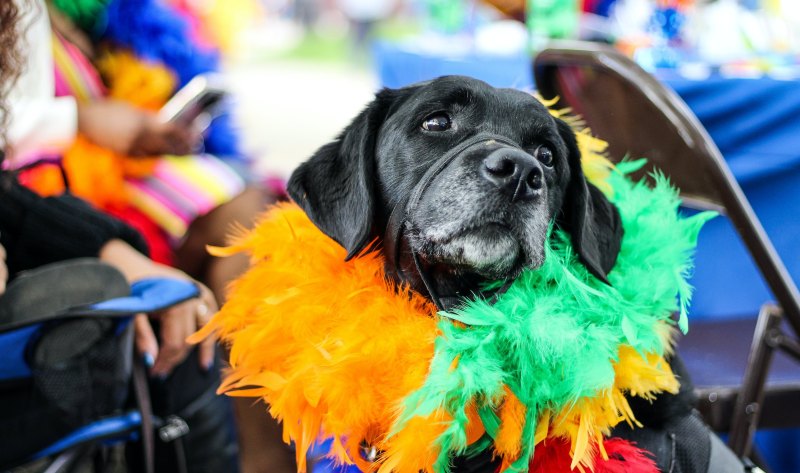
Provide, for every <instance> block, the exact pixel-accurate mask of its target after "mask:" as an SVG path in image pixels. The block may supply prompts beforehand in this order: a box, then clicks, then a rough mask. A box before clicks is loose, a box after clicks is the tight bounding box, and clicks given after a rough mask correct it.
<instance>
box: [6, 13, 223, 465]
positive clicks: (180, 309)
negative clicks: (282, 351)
mask: <svg viewBox="0 0 800 473" xmlns="http://www.w3.org/2000/svg"><path fill="white" fill-rule="evenodd" d="M26 6H28V5H26V3H25V0H19V1H12V2H0V150H4V149H6V148H9V147H10V146H11V144H10V142H9V140H8V139H7V133H6V130H8V123H9V121H10V120H12V119H13V111H14V110H15V109H14V108H13V107H11V106H10V104H9V100H8V96H9V93H10V90H11V89H12V88H13V87H14V84H15V83H17V82H18V81H19V80H20V79H19V76H20V73H21V72H22V71H23V70H24V68H25V62H26V61H25V59H27V58H26V57H25V56H24V54H25V53H24V52H23V51H22V45H23V44H25V43H24V41H23V40H22V38H23V35H22V34H21V32H22V31H24V28H25V27H26V23H25V21H24V19H23V16H24V14H25V13H24V12H26V11H28V10H26V9H25V8H26ZM26 85H27V84H26ZM4 158H5V153H4V152H2V151H0V164H2V162H3V161H4ZM0 246H1V247H2V251H0V255H2V256H4V257H3V258H2V262H1V263H0V288H2V291H3V292H4V291H5V287H6V284H7V282H8V281H9V280H13V278H14V277H15V276H16V275H17V274H19V273H20V272H22V271H24V270H26V269H30V268H35V267H38V266H41V265H44V264H48V263H51V262H55V261H61V260H66V259H71V258H80V257H97V258H99V259H100V260H101V261H104V262H106V263H108V264H110V265H111V266H114V267H115V268H117V269H118V270H119V271H120V272H122V274H123V275H125V277H126V278H127V279H128V280H129V281H131V282H133V281H136V280H139V279H142V278H145V277H150V276H159V277H170V278H177V279H183V280H189V281H193V282H195V283H196V284H197V285H198V287H199V288H200V290H201V295H200V297H199V298H195V299H191V300H188V301H186V302H184V303H181V304H178V305H176V306H174V307H172V308H170V309H168V310H165V311H163V312H161V313H159V314H154V315H153V316H152V317H148V316H146V315H139V316H137V317H136V318H135V322H134V327H135V343H136V348H137V350H138V352H139V354H140V355H141V356H142V357H143V358H144V359H145V363H146V364H148V365H149V366H150V373H151V374H152V375H154V380H155V381H154V385H151V388H155V389H153V390H152V391H151V393H152V395H153V397H154V399H153V404H154V406H156V405H159V404H160V405H164V404H170V403H173V402H174V401H175V399H177V398H179V397H180V396H182V395H183V396H185V395H187V394H190V395H194V394H196V392H195V393H193V392H192V391H197V390H198V389H197V388H198V387H199V388H200V389H201V390H203V391H207V390H208V389H207V386H208V387H211V389H212V391H211V392H212V393H213V389H214V388H215V387H216V385H218V383H219V367H218V363H215V362H214V359H215V358H214V345H213V344H202V345H200V346H198V347H192V346H190V345H188V344H187V343H186V337H187V336H188V335H190V334H191V333H193V332H194V331H196V330H197V329H198V328H200V327H201V326H202V325H204V324H205V322H206V321H207V319H208V318H209V317H210V315H211V314H212V313H213V312H214V311H215V310H216V309H217V301H216V298H215V296H214V294H213V293H212V292H211V290H209V289H208V288H207V287H206V286H205V285H203V284H202V283H199V282H197V281H194V280H193V279H192V278H191V277H189V276H188V275H187V274H186V273H184V272H182V271H180V270H177V269H175V268H172V267H169V266H166V265H163V264H159V263H156V262H154V261H152V260H151V259H149V258H148V257H147V256H146V254H147V245H146V243H145V241H144V240H143V239H142V237H141V235H139V234H138V233H137V232H136V231H135V230H134V229H132V228H131V227H130V226H128V225H126V224H125V223H123V222H121V221H119V220H117V219H115V218H113V217H111V216H108V215H105V214H103V213H101V212H99V211H97V210H95V209H93V208H92V207H91V206H89V205H88V204H87V203H86V202H83V201H81V200H80V199H78V198H76V197H74V196H71V195H69V194H65V195H60V196H54V197H47V198H43V197H40V196H38V195H36V194H35V193H33V192H31V191H30V190H29V189H27V188H25V187H24V186H22V185H20V183H19V182H17V180H16V178H15V175H14V174H13V173H11V172H8V171H3V172H1V173H0ZM175 381H177V382H175ZM212 399H214V402H212V403H207V404H206V405H204V406H200V408H199V409H196V412H193V413H191V415H187V418H186V419H185V420H186V421H187V423H189V425H190V429H191V430H190V434H189V435H188V436H187V438H186V442H187V444H188V447H189V448H187V449H186V451H187V453H188V455H187V460H188V465H189V468H190V471H203V472H206V471H207V472H220V473H223V472H235V471H238V462H237V458H236V443H235V436H234V433H233V426H232V424H231V422H230V421H229V419H228V418H226V416H225V415H226V412H229V410H228V408H226V405H227V404H226V403H225V400H224V398H221V397H212ZM175 461H176V460H175V459H174V458H167V456H166V455H163V454H162V455H160V456H159V458H158V459H157V463H159V465H160V468H159V470H158V471H174V469H173V468H171V465H174V462H175Z"/></svg>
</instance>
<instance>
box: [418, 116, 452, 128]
mask: <svg viewBox="0 0 800 473" xmlns="http://www.w3.org/2000/svg"><path fill="white" fill-rule="evenodd" d="M422 128H424V129H426V130H428V131H445V130H449V129H450V117H449V116H447V114H446V113H441V112H437V113H434V114H433V115H429V116H428V117H427V118H426V119H425V121H423V122H422Z"/></svg>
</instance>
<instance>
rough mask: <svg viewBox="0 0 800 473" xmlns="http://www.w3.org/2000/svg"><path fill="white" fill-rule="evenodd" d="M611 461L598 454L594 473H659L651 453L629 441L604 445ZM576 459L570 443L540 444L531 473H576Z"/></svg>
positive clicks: (610, 440) (608, 442)
mask: <svg viewBox="0 0 800 473" xmlns="http://www.w3.org/2000/svg"><path fill="white" fill-rule="evenodd" d="M603 445H604V446H605V449H606V452H607V453H608V460H604V459H603V457H602V456H601V455H600V453H599V452H598V453H597V454H596V455H595V458H594V470H593V471H594V473H658V468H657V467H656V464H655V462H654V461H653V459H652V458H651V455H650V453H648V452H646V451H644V450H642V449H640V448H638V447H636V446H635V445H634V444H632V443H631V442H628V441H627V440H622V439H618V438H613V439H608V440H605V441H604V442H603ZM571 462H572V457H571V456H570V454H569V443H567V442H566V441H562V440H555V439H548V440H545V441H543V442H542V443H541V444H539V445H537V447H536V452H535V454H534V456H533V461H532V462H531V466H530V472H531V473H574V472H573V470H571V469H570V467H569V466H570V463H571Z"/></svg>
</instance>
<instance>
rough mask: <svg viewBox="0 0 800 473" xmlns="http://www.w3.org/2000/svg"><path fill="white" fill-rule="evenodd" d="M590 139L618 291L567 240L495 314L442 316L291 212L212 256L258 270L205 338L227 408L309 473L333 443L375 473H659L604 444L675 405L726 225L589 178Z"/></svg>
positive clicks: (279, 212) (628, 168)
mask: <svg viewBox="0 0 800 473" xmlns="http://www.w3.org/2000/svg"><path fill="white" fill-rule="evenodd" d="M579 135H582V136H583V138H584V140H582V144H583V145H584V148H583V151H584V153H585V155H586V156H587V162H585V163H584V166H585V167H586V168H587V173H588V175H592V176H594V177H593V179H594V182H595V183H597V184H598V185H599V186H600V187H601V188H603V189H605V190H606V192H607V194H608V195H609V197H610V199H611V200H612V201H613V202H614V203H615V204H616V205H617V207H618V208H619V210H620V214H621V217H622V222H623V226H624V228H625V236H624V240H623V243H622V249H621V251H620V254H619V258H618V260H617V264H616V266H615V268H614V269H613V271H612V272H611V273H610V274H609V279H610V281H611V283H612V285H611V286H607V285H605V284H603V283H602V282H600V281H598V280H596V279H595V278H594V277H593V276H591V275H590V274H589V273H588V271H587V270H586V269H585V268H584V266H583V265H582V264H580V263H579V262H578V260H577V257H576V255H575V254H574V252H573V250H572V247H571V244H570V241H569V238H568V236H567V235H566V234H564V233H563V232H561V231H559V230H552V231H551V234H550V236H549V240H548V242H549V243H548V245H547V248H546V258H545V262H544V264H543V266H542V267H541V268H539V269H536V270H530V271H526V272H524V273H523V274H522V275H521V276H520V277H519V278H518V279H517V280H516V281H515V282H514V283H513V284H512V286H511V288H510V289H509V290H508V291H507V292H506V293H505V294H504V295H503V296H502V297H501V298H500V299H499V301H498V302H497V303H495V304H494V305H490V304H489V303H487V302H486V301H483V300H480V299H477V300H471V301H467V302H466V303H465V305H464V306H463V307H461V308H459V309H457V310H453V311H450V312H447V313H438V314H437V313H436V310H435V308H434V307H433V306H432V304H431V303H430V302H429V301H427V300H426V299H424V298H422V297H421V296H419V295H417V294H414V293H411V292H409V291H408V289H406V288H403V287H396V286H395V285H394V284H392V283H391V282H388V281H386V280H385V278H384V273H383V261H382V257H381V255H380V253H379V252H371V253H365V254H362V255H360V256H359V257H357V258H354V259H352V260H351V261H349V262H344V256H345V251H344V249H342V248H341V247H340V246H339V245H338V244H336V243H335V242H334V241H333V240H331V239H329V238H328V237H327V236H325V235H324V234H322V232H320V231H319V229H317V228H316V227H315V226H314V225H313V224H312V223H311V222H310V221H309V220H308V218H307V217H306V215H305V214H304V213H303V212H302V210H300V209H299V208H298V207H296V206H295V205H292V204H285V205H281V206H278V207H276V208H274V209H272V210H271V211H269V212H268V213H267V214H266V215H265V216H264V218H263V219H262V220H261V222H260V223H259V225H258V226H257V227H256V229H255V230H253V231H252V232H250V233H245V234H241V235H240V236H239V237H238V238H236V239H235V241H234V242H233V244H232V246H231V247H229V248H227V249H216V250H215V253H216V254H218V255H225V254H233V253H236V252H240V251H245V252H248V253H250V255H251V261H252V267H251V269H250V270H249V271H248V272H247V273H246V274H245V275H243V276H242V277H241V278H239V279H238V280H237V281H236V282H235V283H234V284H233V285H232V287H231V293H230V297H229V301H228V302H227V303H226V304H225V305H224V306H223V308H222V309H221V311H220V312H219V313H218V314H217V315H216V316H215V317H214V318H213V319H212V321H211V322H210V323H209V324H208V325H207V326H206V327H205V328H204V329H203V330H202V331H200V332H198V333H197V334H196V335H195V336H194V337H193V340H194V341H198V340H200V339H202V338H204V337H207V336H209V335H210V334H212V333H216V336H217V337H219V338H220V339H221V340H222V341H223V342H224V343H226V344H227V345H229V346H230V350H231V355H230V363H231V370H230V372H229V374H228V376H227V378H226V380H225V381H224V383H223V384H222V386H221V387H220V392H226V393H228V394H229V395H232V396H252V397H260V398H262V399H263V400H264V401H265V402H266V403H267V404H268V405H269V409H270V412H271V414H272V415H273V416H275V417H276V418H278V419H280V420H282V421H283V426H284V439H285V440H286V441H287V442H288V441H294V442H295V444H296V449H297V456H298V467H299V469H300V470H301V471H302V470H304V468H305V454H306V452H307V451H308V449H309V448H310V447H311V446H312V444H313V443H314V442H315V440H316V439H317V437H318V436H320V435H321V436H322V437H323V438H330V439H332V447H331V451H330V455H332V456H333V457H335V458H336V459H337V461H339V462H341V463H343V464H356V465H357V466H358V467H359V468H360V469H361V470H363V471H374V470H378V471H381V472H390V471H395V472H414V473H416V472H418V471H426V472H432V471H436V472H444V471H447V470H448V467H449V463H450V460H451V458H452V455H454V454H467V455H469V454H473V453H477V452H480V451H482V450H485V449H489V448H490V449H492V450H493V452H494V454H495V455H497V456H499V457H501V459H502V465H503V469H504V470H506V471H528V470H529V469H531V468H533V471H537V472H538V471H548V472H550V471H562V470H563V471H569V470H572V469H574V468H577V469H579V470H581V471H587V470H589V471H595V472H614V471H623V470H624V471H655V466H654V465H653V464H652V462H651V461H649V459H648V458H646V457H645V456H643V453H642V452H641V451H639V450H637V449H636V448H635V447H633V446H631V445H629V444H626V443H624V442H622V441H619V440H605V436H607V435H608V434H609V433H610V429H611V428H612V427H614V426H615V425H616V424H618V423H619V422H627V423H629V424H631V425H636V424H637V421H636V419H635V417H634V414H633V412H632V411H631V408H630V406H629V405H628V402H627V400H626V397H625V395H626V394H627V395H631V396H640V397H643V398H648V399H649V398H652V397H653V396H655V395H656V394H658V393H660V392H665V391H666V392H676V391H677V389H678V382H677V380H676V379H675V376H674V375H673V374H672V372H671V370H670V368H669V365H668V364H667V363H666V362H665V361H664V358H663V357H664V355H665V354H667V353H668V352H669V350H670V349H671V346H670V343H671V334H672V331H673V326H674V322H673V321H672V319H671V314H672V313H673V312H679V314H680V320H681V322H680V325H681V327H682V328H685V320H686V309H687V304H688V301H689V297H690V293H691V288H690V286H689V285H688V283H687V282H686V280H685V278H686V276H687V274H688V273H689V271H690V269H691V255H692V252H693V249H694V247H695V243H696V238H697V234H698V232H699V230H700V228H701V226H702V224H703V223H704V222H705V221H706V220H708V219H709V218H710V217H711V216H712V214H709V213H704V214H699V215H696V216H694V217H691V218H687V219H683V218H680V217H679V216H678V214H677V207H678V203H679V200H678V197H677V193H676V192H675V190H674V189H673V188H671V187H670V185H669V183H668V182H667V181H666V179H664V178H663V177H659V176H656V184H655V187H654V188H653V189H650V188H648V187H647V186H645V185H644V184H635V183H633V182H631V181H630V180H629V179H628V178H627V177H625V175H626V174H627V173H630V172H632V171H634V170H635V169H637V168H638V166H639V164H637V163H623V164H620V165H619V166H618V167H617V168H611V167H610V166H608V165H605V166H599V167H598V168H597V169H594V170H591V169H589V168H590V167H591V165H592V164H595V165H596V164H597V160H596V159H593V158H592V157H593V156H594V157H595V158H596V155H597V153H596V151H597V149H594V150H592V149H589V148H587V145H592V146H595V147H597V146H598V144H597V143H596V142H591V141H586V139H585V138H586V137H587V136H590V135H589V134H588V133H582V134H579ZM592 151H594V152H592ZM598 169H599V171H598ZM598 179H602V181H601V180H598ZM620 442H621V443H620ZM364 444H366V445H369V446H374V447H376V448H377V449H378V451H380V452H381V454H380V456H379V457H378V459H377V461H376V463H373V464H369V463H367V462H366V461H365V460H364V457H363V456H362V453H361V452H362V446H363V445H364ZM534 450H535V451H536V453H537V454H536V455H535V456H534V455H533V453H534ZM620 452H622V453H620ZM620 458H623V459H624V461H625V462H628V463H626V464H624V465H623V466H622V467H621V466H620V464H619V459H620ZM559 465H561V466H564V465H566V467H568V469H566V470H565V469H564V468H561V467H560V466H559ZM566 467H565V468H566ZM559 468H561V469H559Z"/></svg>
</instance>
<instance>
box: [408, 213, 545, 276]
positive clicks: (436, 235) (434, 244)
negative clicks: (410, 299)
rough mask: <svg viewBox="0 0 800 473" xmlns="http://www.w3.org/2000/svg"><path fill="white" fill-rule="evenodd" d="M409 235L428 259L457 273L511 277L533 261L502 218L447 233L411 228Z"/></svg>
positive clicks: (413, 246)
mask: <svg viewBox="0 0 800 473" xmlns="http://www.w3.org/2000/svg"><path fill="white" fill-rule="evenodd" d="M409 238H410V242H409V243H410V245H411V248H412V250H414V251H416V252H417V254H419V255H420V257H421V258H422V259H423V260H424V261H425V262H427V263H429V264H431V265H436V266H439V267H441V266H444V267H446V268H448V269H450V270H452V271H453V272H456V273H459V272H460V273H476V274H478V275H480V276H482V277H484V278H487V279H491V280H496V279H509V278H514V277H516V276H517V275H518V274H519V273H520V272H521V271H522V269H523V268H524V267H526V266H529V265H530V263H531V262H530V261H528V259H529V258H528V255H526V254H525V251H524V248H523V245H522V244H521V242H520V239H519V237H517V236H516V234H515V232H514V230H513V228H512V227H511V226H510V225H509V224H507V223H505V222H502V221H492V222H487V223H482V224H479V225H469V226H465V227H463V228H459V229H457V230H455V231H451V232H447V233H442V232H430V231H427V232H425V231H419V230H415V229H413V228H412V230H411V232H410V235H409Z"/></svg>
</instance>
